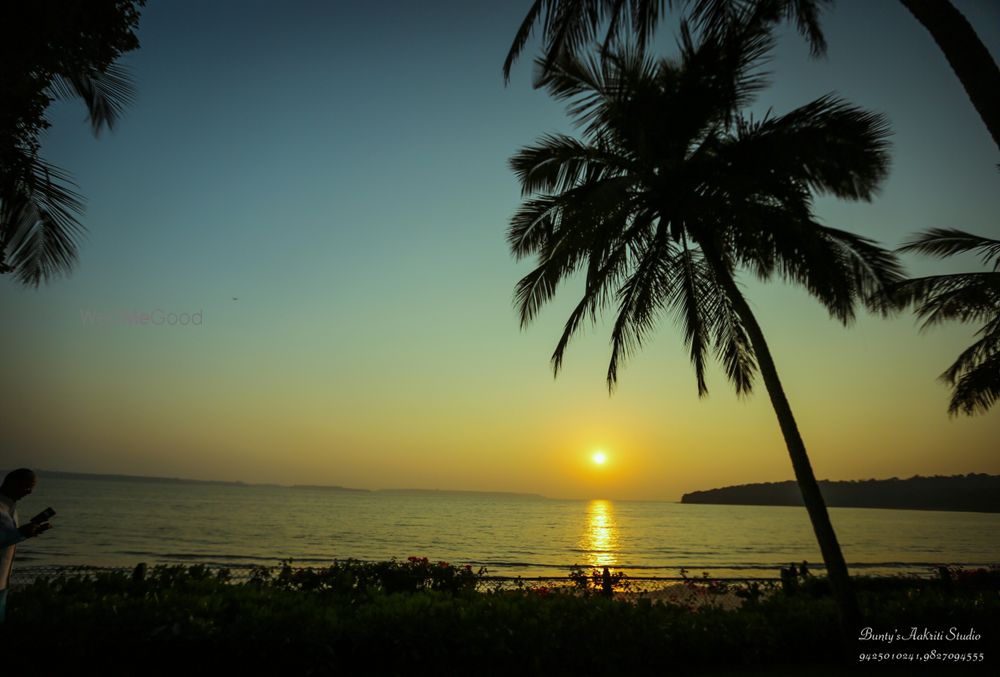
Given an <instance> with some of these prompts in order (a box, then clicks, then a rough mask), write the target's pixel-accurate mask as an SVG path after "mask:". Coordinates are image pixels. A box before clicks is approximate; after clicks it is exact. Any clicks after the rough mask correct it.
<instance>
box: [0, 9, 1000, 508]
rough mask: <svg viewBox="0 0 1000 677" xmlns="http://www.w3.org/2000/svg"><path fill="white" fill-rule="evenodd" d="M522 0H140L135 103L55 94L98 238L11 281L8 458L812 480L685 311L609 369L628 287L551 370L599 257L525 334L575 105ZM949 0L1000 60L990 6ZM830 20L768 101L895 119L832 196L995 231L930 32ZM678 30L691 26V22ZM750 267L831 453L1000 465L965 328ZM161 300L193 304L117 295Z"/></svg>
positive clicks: (790, 38)
mask: <svg viewBox="0 0 1000 677" xmlns="http://www.w3.org/2000/svg"><path fill="white" fill-rule="evenodd" d="M529 4H530V2H529V0H518V1H513V0H511V1H503V2H459V1H458V0H454V1H448V2H445V1H436V0H428V1H427V2H410V1H399V0H396V1H393V2H382V3H361V2H333V3H326V2H291V1H290V2H282V3H277V2H236V1H227V2H204V3H203V2H193V1H185V2H165V1H163V0H159V1H158V0H150V2H149V3H148V6H147V7H146V9H145V11H144V12H143V17H142V20H141V23H140V31H139V37H140V40H141V43H142V47H141V49H140V50H139V51H137V52H134V53H132V54H131V55H129V56H128V57H127V58H126V63H128V64H129V65H130V67H131V69H132V71H133V74H134V79H135V81H136V84H137V86H138V90H139V97H138V101H137V102H136V104H135V105H134V106H133V107H132V108H131V109H130V110H129V111H128V113H127V115H126V116H125V118H124V120H123V122H122V124H121V126H120V128H118V129H117V130H116V131H115V132H114V133H113V134H103V135H102V136H101V138H99V139H94V138H93V137H92V136H91V135H90V132H89V128H88V126H87V125H86V124H85V122H84V111H83V109H82V106H81V105H80V104H79V102H69V103H63V104H59V105H58V106H56V107H54V108H53V109H52V113H51V119H52V121H53V126H52V128H51V130H50V131H49V132H48V134H47V136H46V138H45V142H44V146H43V155H44V156H45V157H46V159H48V160H49V161H51V162H53V163H54V164H56V165H57V166H60V167H63V168H65V169H67V170H69V171H70V172H71V173H72V174H73V175H74V177H75V179H76V182H77V183H78V185H79V188H80V191H81V192H82V193H83V194H84V195H85V196H86V197H87V201H88V211H87V213H86V216H85V219H84V220H85V223H86V225H87V228H88V231H89V232H88V235H87V237H86V239H85V240H84V241H83V243H82V245H81V248H80V262H79V265H78V266H77V268H76V270H75V271H74V273H73V274H72V275H71V276H70V277H68V278H61V279H57V280H55V281H53V282H51V283H50V284H48V285H46V286H43V287H41V288H39V289H37V290H35V289H29V288H23V287H20V286H17V285H15V284H14V283H13V282H12V281H11V280H9V279H3V280H0V312H2V315H3V318H4V326H5V331H4V338H3V341H2V343H3V346H4V350H3V355H2V356H0V383H3V388H0V421H2V424H0V427H2V435H0V467H8V468H9V467H15V466H20V465H27V466H33V467H37V468H43V469H59V470H73V471H81V472H102V473H122V474H146V475H167V476H180V477H188V478H198V479H223V480H242V481H246V482H278V483H283V484H292V483H300V484H338V485H344V486H351V487H362V488H372V489H376V488H398V487H420V488H440V489H479V490H502V491H518V492H535V493H541V494H544V495H547V496H551V497H573V498H612V499H665V500H676V499H678V498H679V497H680V495H681V494H682V493H683V492H686V491H692V490H696V489H705V488H710V487H714V486H722V485H728V484H742V483H747V482H759V481H779V480H785V479H791V478H792V470H791V465H790V463H789V460H788V454H787V452H786V451H785V447H784V443H783V441H782V439H781V436H780V432H779V430H778V426H777V423H776V420H775V417H774V414H773V412H772V410H771V408H770V403H769V401H768V399H767V394H766V392H765V391H764V388H763V384H762V383H759V384H758V388H757V389H756V391H755V393H754V395H753V396H751V397H750V398H749V399H742V400H741V399H738V398H737V397H736V396H735V395H734V394H733V392H732V389H731V387H730V386H729V385H728V384H727V383H726V381H725V379H724V378H723V376H722V374H721V371H720V370H719V369H718V367H717V366H716V365H714V364H713V365H712V371H711V373H710V377H709V388H710V395H709V396H708V397H707V398H704V399H700V400H699V398H698V397H697V389H696V384H695V379H694V374H693V370H692V368H691V366H690V364H689V361H688V357H687V353H686V349H685V347H684V345H683V343H682V340H681V332H680V330H679V329H678V328H677V327H676V326H675V325H674V323H673V321H672V319H671V318H670V317H664V318H663V319H662V322H661V329H660V331H659V333H658V334H657V336H656V338H655V340H653V341H651V342H650V343H648V344H647V345H646V346H645V347H644V349H643V350H642V351H641V353H640V354H639V355H638V356H637V357H635V358H634V359H632V360H631V361H630V362H629V363H628V364H627V365H626V366H625V368H624V370H623V371H622V372H621V373H620V377H619V386H618V388H617V390H616V391H615V392H614V393H613V394H612V395H610V396H609V394H608V391H607V388H606V386H605V383H604V374H605V369H606V367H607V359H608V354H609V347H608V338H609V333H610V322H609V319H610V317H611V315H610V313H609V314H608V315H607V316H606V317H605V321H604V322H600V323H598V324H597V325H596V326H595V327H594V328H593V329H588V330H587V331H586V332H585V333H584V335H581V336H580V337H579V338H578V339H577V340H576V341H575V342H574V343H573V344H571V346H570V348H569V350H568V353H567V358H566V362H565V365H564V370H563V372H562V373H561V374H560V375H559V377H558V379H553V376H552V372H551V369H550V367H549V362H548V360H549V356H550V355H551V352H552V349H553V348H554V347H555V343H556V340H557V338H558V336H559V333H560V331H561V327H562V323H563V322H564V321H565V319H566V316H567V315H568V313H569V309H570V308H571V307H572V305H574V304H575V302H576V301H577V300H578V294H579V293H580V292H581V291H582V284H581V280H576V281H574V282H575V283H574V282H571V283H570V284H567V285H566V286H565V287H564V288H563V289H562V293H560V294H559V295H558V296H557V298H556V300H555V302H553V303H552V304H550V305H549V307H547V308H545V309H544V310H543V312H542V314H541V317H540V319H539V320H538V321H536V322H535V323H534V324H533V325H532V326H530V327H529V328H528V329H527V330H525V331H521V330H520V328H519V325H518V320H517V316H516V314H515V311H514V309H513V305H512V294H513V289H514V285H515V283H516V282H517V280H518V279H519V278H520V276H522V275H523V274H525V273H526V272H527V270H528V269H529V268H530V262H521V263H517V262H515V261H514V260H513V259H512V258H511V256H510V254H509V253H508V249H507V246H506V243H505V230H506V227H507V223H508V220H509V218H510V216H511V215H512V213H513V212H514V210H515V209H516V207H517V205H518V202H519V189H518V185H517V182H516V180H515V177H514V174H513V173H512V172H511V171H510V170H509V169H508V167H507V161H508V159H509V158H510V156H511V155H512V154H513V153H514V152H515V151H516V150H517V149H518V148H519V147H521V146H523V145H526V144H528V143H531V142H532V141H533V140H535V139H536V138H537V137H539V136H540V135H542V134H544V133H547V132H553V131H565V132H569V131H571V127H570V126H569V124H568V122H567V118H566V116H565V114H564V112H563V108H562V106H561V105H560V104H557V103H555V102H553V101H551V100H549V99H548V98H547V96H546V95H545V94H544V93H543V92H540V91H536V90H533V89H532V87H531V64H530V59H531V57H532V56H533V55H534V54H535V52H536V51H537V43H531V44H530V45H529V47H528V51H526V53H525V56H523V57H522V59H521V60H520V61H519V63H518V66H517V68H516V69H515V71H514V73H513V77H512V78H511V82H510V84H509V85H508V86H506V87H505V86H504V83H503V80H502V76H501V64H502V63H503V59H504V56H505V55H506V52H507V49H508V47H509V45H510V40H511V38H512V37H513V35H514V33H515V31H516V29H517V27H518V25H519V22H520V21H521V19H522V18H523V14H524V12H525V11H526V8H527V6H528V5H529ZM955 4H956V6H958V7H959V9H960V10H961V11H962V12H964V13H965V15H966V17H967V18H968V19H969V20H970V22H971V23H972V24H973V26H974V27H975V28H976V29H977V31H978V33H979V35H980V36H981V38H982V39H983V41H984V42H985V43H986V45H987V46H988V47H989V48H990V50H991V51H992V53H993V55H994V58H998V56H1000V4H998V3H996V2H992V1H989V0H965V1H959V0H955ZM823 26H824V28H825V31H826V36H827V39H828V42H829V53H828V55H827V57H826V58H825V59H821V60H811V59H809V58H808V48H807V46H806V44H805V43H804V41H803V40H802V38H801V37H800V36H798V35H797V34H795V33H794V32H785V33H783V35H782V37H781V38H780V39H779V42H778V49H777V50H776V51H775V53H774V58H773V61H772V62H771V64H770V68H771V70H772V71H773V73H774V75H773V82H774V84H773V86H772V87H771V88H769V89H767V90H765V91H764V92H763V93H762V94H761V96H760V97H759V100H758V102H757V104H756V105H755V106H754V108H753V110H754V112H755V114H757V115H761V114H763V113H765V112H766V111H767V110H768V109H769V108H772V109H773V111H774V113H776V114H781V113H783V112H786V111H788V110H790V109H791V108H793V107H796V106H798V105H801V104H804V103H807V102H808V101H810V100H812V99H813V98H816V97H818V96H820V95H822V94H825V93H828V92H831V91H835V92H837V93H839V94H840V95H841V96H843V97H845V98H847V99H848V100H850V101H851V102H853V103H854V104H856V105H859V106H862V107H865V108H869V109H872V110H875V111H879V112H883V113H885V114H887V115H888V117H889V119H890V122H891V125H892V129H893V131H894V136H893V151H892V157H893V167H892V172H891V176H890V178H889V180H888V181H887V182H886V184H885V186H884V189H883V190H882V192H881V194H880V196H879V197H878V198H877V199H876V200H875V201H874V202H873V203H870V204H867V203H858V204H849V203H841V202H837V201H835V200H833V199H826V198H824V199H820V200H819V201H818V202H817V214H818V216H819V217H820V219H821V220H822V221H823V222H824V223H826V224H827V225H830V226H834V227H838V228H843V229H846V230H850V231H853V232H856V233H860V234H864V235H867V236H869V237H873V238H875V239H877V240H879V241H880V242H882V243H884V244H885V245H887V246H889V247H896V246H898V245H900V244H901V243H902V242H903V241H904V240H906V239H907V238H908V237H909V236H910V235H912V234H913V233H915V232H917V231H920V230H924V229H927V228H931V227H956V228H962V229H965V230H969V231H971V232H974V233H978V234H981V235H986V236H991V237H1000V173H998V171H997V168H996V165H997V163H998V160H1000V157H998V153H997V149H996V147H995V146H994V145H993V143H992V141H991V139H990V137H989V135H988V133H987V131H986V129H985V127H984V125H983V124H982V122H981V120H980V119H979V117H978V116H977V114H976V112H975V110H974V109H973V108H972V105H971V104H970V102H969V101H968V99H967V98H966V96H965V93H964V91H963V90H962V89H961V87H960V85H959V83H958V80H957V78H956V77H955V76H954V74H953V73H952V71H951V70H950V68H949V67H948V65H947V62H946V61H945V59H944V57H943V55H942V54H941V53H940V51H939V50H938V49H937V47H936V46H935V45H934V43H933V41H932V39H931V37H930V35H929V34H928V33H927V32H926V31H925V30H924V28H923V27H922V26H920V25H919V24H918V23H917V22H916V20H915V19H913V18H912V17H911V16H910V15H909V14H908V13H907V12H906V10H905V9H904V8H903V6H902V5H901V4H900V3H899V2H890V1H888V0H883V1H882V2H875V3H869V2H858V1H857V0H853V1H852V0H840V2H837V3H836V5H835V7H834V8H833V9H832V10H830V11H829V12H828V13H827V14H826V15H825V17H824V20H823ZM657 42H658V45H659V50H660V53H661V54H663V53H667V52H672V51H673V44H674V37H673V26H672V25H670V24H668V25H665V26H664V28H663V29H662V30H661V34H660V38H659V40H658V41H657ZM904 261H905V263H906V264H907V267H908V270H909V272H910V273H911V274H914V275H917V274H930V273H936V272H949V271H955V270H962V269H968V270H979V269H981V266H980V265H979V264H978V262H977V261H976V260H975V259H961V260H955V261H952V262H941V261H936V260H930V259H926V258H920V257H911V256H907V257H906V258H905V259H904ZM742 280H743V282H744V283H745V288H746V292H747V296H748V297H749V299H750V300H751V304H752V306H753V308H754V310H755V311H756V312H757V313H758V319H759V320H760V322H761V324H762V326H763V329H764V332H765V334H766V336H767V338H768V340H769V342H770V345H771V348H772V351H773V353H774V355H775V358H776V361H777V366H778V370H779V373H780V374H781V376H782V378H783V381H784V385H785V388H786V391H787V394H788V396H789V399H790V401H791V404H792V407H793V410H794V411H795V413H796V415H797V417H798V421H799V426H800V429H801V430H802V433H803V436H804V438H805V441H806V445H807V448H808V450H809V454H810V457H811V458H812V462H813V466H814V468H815V471H816V475H817V477H819V478H820V479H864V478H870V477H877V478H884V477H891V476H899V477H909V476H911V475H915V474H923V475H931V474H955V473H968V472H987V473H1000V454H998V453H997V451H998V447H1000V445H998V440H1000V408H998V407H995V408H994V410H993V411H991V412H990V413H988V414H987V415H982V416H978V417H974V418H968V417H962V418H952V419H949V418H948V416H947V403H948V397H949V392H948V389H947V388H946V387H945V386H944V385H943V384H941V383H940V382H939V381H938V380H937V376H938V374H940V373H941V372H942V371H943V370H944V369H945V368H946V367H947V366H948V365H949V364H950V363H951V362H952V361H953V360H954V358H955V357H956V356H957V354H958V352H959V351H960V350H961V349H962V348H963V347H965V346H967V345H968V344H969V343H970V342H971V339H972V334H973V332H974V331H975V329H976V327H974V326H962V325H949V326H944V327H939V328H935V329H933V330H931V331H928V332H925V333H920V332H918V331H917V324H916V322H915V320H914V318H913V316H912V315H910V314H904V315H900V316H899V317H897V318H894V319H891V320H884V319H881V318H877V317H872V316H867V315H862V316H861V317H859V319H858V321H857V322H856V323H855V324H854V325H853V326H852V327H850V328H844V327H842V326H841V325H839V324H838V323H837V322H836V321H834V320H832V319H829V318H828V317H827V315H826V314H825V311H824V310H823V309H822V307H821V306H820V305H819V304H818V303H817V302H815V301H813V300H812V299H810V298H809V297H808V295H807V294H806V293H805V292H804V291H802V290H800V289H796V288H792V287H788V286H785V285H783V284H782V283H779V282H774V283H770V284H761V283H758V282H756V281H753V280H751V279H749V278H747V277H746V276H744V277H743V278H742ZM234 297H235V300H234ZM158 310H159V311H162V312H163V313H200V318H201V324H200V325H199V326H186V327H181V326H162V325H152V324H150V325H146V326H128V324H127V323H126V322H124V321H123V320H122V313H124V312H135V313H143V312H145V313H155V311H158ZM98 314H100V315H98ZM164 317H165V315H164ZM598 449H601V450H603V451H604V452H605V453H606V454H607V462H606V463H603V464H595V463H593V462H592V455H593V454H594V452H595V451H597V450H598Z"/></svg>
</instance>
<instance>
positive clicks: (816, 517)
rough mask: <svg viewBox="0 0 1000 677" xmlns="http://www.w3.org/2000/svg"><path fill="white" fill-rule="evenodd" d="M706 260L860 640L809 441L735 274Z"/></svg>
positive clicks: (844, 625)
mask: <svg viewBox="0 0 1000 677" xmlns="http://www.w3.org/2000/svg"><path fill="white" fill-rule="evenodd" d="M702 251H703V252H704V253H705V258H706V260H707V261H708V262H709V265H711V267H712V270H713V272H714V273H715V276H716V279H717V280H718V281H719V283H720V284H721V285H722V287H723V289H724V290H725V291H726V295H727V296H728V297H729V299H730V300H731V301H732V304H733V309H734V310H735V311H736V313H737V315H739V317H740V320H741V321H742V322H743V326H744V327H745V328H746V330H747V334H748V335H749V337H750V344H751V345H752V346H753V350H754V354H755V355H756V357H757V366H758V367H759V368H760V374H761V377H763V379H764V385H765V386H766V387H767V394H768V395H769V396H770V398H771V405H772V406H773V407H774V413H775V415H776V416H777V417H778V425H779V426H780V427H781V434H782V435H783V436H784V438H785V446H787V447H788V455H789V456H790V457H791V459H792V468H793V469H794V471H795V480H796V482H798V485H799V490H800V491H801V492H802V502H803V503H804V504H805V507H806V511H807V512H808V513H809V520H810V522H812V527H813V532H814V533H815V534H816V540H817V541H818V542H819V549H820V552H821V553H822V554H823V562H824V564H825V565H826V572H827V576H828V578H829V581H830V588H831V589H832V591H833V596H834V599H835V600H836V602H837V611H838V613H839V615H840V625H841V631H842V634H843V640H844V641H845V643H846V642H848V641H849V640H850V639H851V638H852V637H856V633H857V631H858V628H859V625H858V621H859V618H860V611H859V609H858V602H857V598H856V597H855V596H854V590H853V588H852V586H851V579H850V576H849V575H848V573H847V563H846V562H845V561H844V555H843V553H842V552H841V551H840V543H838V541H837V534H836V533H835V532H834V530H833V524H832V523H831V522H830V515H829V514H828V513H827V510H826V501H824V500H823V494H822V493H821V492H820V490H819V484H818V483H817V482H816V476H815V475H814V474H813V469H812V464H811V463H810V462H809V455H808V454H807V453H806V445H805V442H803V441H802V435H800V434H799V427H798V425H797V424H796V423H795V416H794V415H793V414H792V407H791V405H789V404H788V398H787V397H785V390H784V388H782V387H781V380H780V379H779V378H778V370H777V368H776V367H775V366H774V360H773V359H772V357H771V351H770V349H768V347H767V341H766V340H764V332H763V331H762V330H761V328H760V325H759V324H757V318H756V317H754V314H753V311H752V310H751V309H750V305H749V304H748V303H747V302H746V299H744V298H743V294H742V293H741V292H740V290H739V287H737V286H736V282H735V281H734V280H733V276H732V274H731V273H730V272H729V270H728V268H727V267H726V265H725V264H724V263H723V262H722V260H721V259H720V258H718V257H717V256H716V255H713V252H712V251H711V248H709V249H706V248H705V247H704V246H702Z"/></svg>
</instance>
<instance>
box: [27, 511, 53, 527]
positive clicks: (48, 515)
mask: <svg viewBox="0 0 1000 677" xmlns="http://www.w3.org/2000/svg"><path fill="white" fill-rule="evenodd" d="M55 515H56V511H55V510H53V509H52V508H46V509H45V510H43V511H41V512H40V513H38V514H37V515H35V516H34V517H32V518H31V523H32V524H41V523H42V522H48V521H49V520H50V519H52V518H53V517H55Z"/></svg>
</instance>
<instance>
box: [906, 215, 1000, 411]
mask: <svg viewBox="0 0 1000 677" xmlns="http://www.w3.org/2000/svg"><path fill="white" fill-rule="evenodd" d="M899 251H902V252H918V253H920V254H927V255H929V256H937V257H940V258H945V257H948V256H952V255H954V254H961V253H965V252H976V253H978V254H980V255H981V256H982V260H983V263H984V264H985V265H986V266H987V267H990V268H991V270H988V271H985V272H978V273H956V274H953V275H931V276H928V277H918V278H914V279H911V280H907V281H906V282H904V283H902V284H900V285H898V286H897V287H896V289H895V295H896V301H897V302H898V303H899V304H900V305H901V306H904V307H905V306H907V305H911V304H912V305H914V306H915V307H916V312H917V316H918V317H919V318H921V319H922V320H923V326H922V329H927V328H928V327H932V326H934V325H936V324H939V323H941V322H944V321H946V320H959V321H961V322H982V323H983V326H982V327H980V328H979V330H978V331H977V332H976V336H977V337H979V338H978V340H977V341H976V342H975V343H973V344H972V345H971V346H969V347H968V348H966V349H965V350H964V351H962V353H961V354H960V355H959V356H958V359H956V360H955V362H954V364H952V365H951V366H950V367H948V369H946V370H945V372H944V373H943V374H941V379H942V380H943V381H944V382H945V383H947V384H948V385H949V386H951V388H952V397H951V403H950V404H949V405H948V413H949V414H950V415H952V416H956V415H958V414H959V413H962V414H967V415H970V416H971V415H973V414H977V413H986V412H987V411H988V410H989V408H990V407H991V406H993V404H994V403H995V402H996V401H997V398H998V397H1000V240H993V239H990V238H987V237H980V236H978V235H972V234H970V233H966V232H964V231H961V230H955V229H948V228H934V229H931V230H928V231H926V232H924V233H921V234H919V235H918V236H917V237H916V238H914V239H913V240H911V241H910V242H907V243H906V244H905V245H903V246H902V247H900V249H899Z"/></svg>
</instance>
